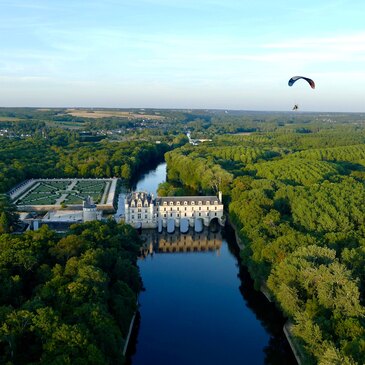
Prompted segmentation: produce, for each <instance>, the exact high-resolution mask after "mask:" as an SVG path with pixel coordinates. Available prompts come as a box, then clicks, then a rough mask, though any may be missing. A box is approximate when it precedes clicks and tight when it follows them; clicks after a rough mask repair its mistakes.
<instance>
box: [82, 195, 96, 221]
mask: <svg viewBox="0 0 365 365" xmlns="http://www.w3.org/2000/svg"><path fill="white" fill-rule="evenodd" d="M82 220H83V221H84V222H90V221H96V220H97V209H96V205H95V204H94V202H93V200H92V198H91V197H90V196H88V197H87V198H86V199H85V200H84V201H83V206H82Z"/></svg>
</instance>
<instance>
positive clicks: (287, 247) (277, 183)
mask: <svg viewBox="0 0 365 365" xmlns="http://www.w3.org/2000/svg"><path fill="white" fill-rule="evenodd" d="M314 125H316V127H315V128H313V126H314ZM309 129H311V130H312V131H311V132H310V133H302V131H300V132H298V131H297V130H296V129H292V130H291V131H288V130H287V129H285V128H284V129H282V130H277V131H270V132H257V133H253V134H250V135H240V136H234V135H223V136H216V137H215V138H214V139H213V142H211V143H204V144H201V145H199V146H183V147H181V148H179V149H175V150H173V151H170V152H168V153H167V154H166V157H165V158H166V161H167V164H168V166H167V167H168V182H167V183H165V184H164V185H162V186H161V188H160V190H159V191H160V193H164V192H165V191H169V193H171V192H172V193H173V192H174V191H175V192H177V193H179V192H180V191H181V189H184V187H185V188H189V189H193V190H195V191H197V192H200V193H206V194H211V193H217V191H218V190H221V191H223V193H224V200H225V202H226V203H227V204H228V206H229V209H228V214H229V220H230V222H231V223H232V224H233V225H234V226H235V227H236V230H237V232H238V235H239V238H240V240H241V242H242V244H243V246H244V249H243V250H242V251H241V257H242V264H243V265H246V266H247V267H248V269H249V272H250V274H251V276H252V278H253V279H254V281H255V286H256V288H257V289H260V288H266V291H268V292H269V294H270V295H271V296H272V297H273V298H274V300H275V302H276V303H277V305H278V306H279V307H280V308H281V310H282V311H283V313H284V314H285V315H286V316H287V318H288V319H289V320H290V322H291V323H292V324H293V327H292V334H293V335H294V336H295V343H296V345H297V346H298V347H299V348H300V349H301V355H302V356H303V363H306V364H307V363H308V364H320V365H333V364H348V365H350V364H351V365H354V364H357V365H361V364H364V363H365V271H364V266H365V206H364V201H365V160H364V151H365V134H364V129H363V128H358V127H354V126H353V125H349V126H347V127H344V126H340V125H338V126H333V127H332V128H330V129H328V128H327V126H326V125H324V126H323V128H318V125H317V123H313V124H312V125H309ZM181 185H183V186H181Z"/></svg>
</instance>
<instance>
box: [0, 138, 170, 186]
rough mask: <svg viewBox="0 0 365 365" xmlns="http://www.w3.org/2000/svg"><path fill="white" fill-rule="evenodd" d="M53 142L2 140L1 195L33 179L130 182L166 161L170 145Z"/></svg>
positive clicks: (29, 139)
mask: <svg viewBox="0 0 365 365" xmlns="http://www.w3.org/2000/svg"><path fill="white" fill-rule="evenodd" d="M53 134H54V135H53V137H52V138H50V139H44V138H27V139H20V140H14V139H6V138H2V139H1V138H0V193H5V192H7V191H8V190H9V189H11V188H12V187H13V186H15V185H16V184H17V183H20V182H21V181H23V180H26V179H29V178H42V177H44V178H53V177H55V178H57V177H120V178H122V179H124V180H125V181H126V182H129V181H130V180H131V179H132V177H133V176H135V175H136V174H138V173H139V172H140V171H141V170H143V169H144V168H146V167H148V166H150V165H153V164H155V163H157V162H159V161H161V160H162V159H163V155H164V153H165V152H166V151H167V150H168V149H169V146H168V145H166V144H164V143H161V144H156V143H151V142H137V141H135V142H108V141H102V142H84V143H81V142H77V141H75V139H74V138H73V135H72V134H71V135H68V134H67V133H66V134H65V133H64V132H62V133H59V134H58V133H57V132H53Z"/></svg>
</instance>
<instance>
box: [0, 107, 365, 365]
mask: <svg viewBox="0 0 365 365" xmlns="http://www.w3.org/2000/svg"><path fill="white" fill-rule="evenodd" d="M130 112H133V113H135V114H136V115H137V118H135V119H133V120H128V118H127V119H126V118H119V117H110V118H98V119H90V118H81V117H75V116H72V115H70V114H68V113H67V111H65V110H63V109H47V110H40V109H30V108H28V109H9V108H3V109H0V132H1V133H0V193H2V195H0V281H1V287H2V290H1V293H0V301H1V302H0V323H1V327H0V362H1V363H6V364H35V363H41V364H54V363H60V364H61V363H62V364H63V363H72V364H112V363H113V364H114V363H115V364H118V363H123V358H122V357H121V355H120V353H121V348H122V346H123V343H124V339H125V335H126V331H127V327H128V325H129V322H130V318H131V316H132V313H134V311H135V309H136V296H137V294H138V291H139V290H140V289H141V283H140V278H139V273H138V270H137V266H136V257H137V254H138V250H139V245H140V242H139V239H138V237H137V236H136V235H135V232H134V231H133V230H131V228H130V227H129V226H126V225H123V224H121V225H117V224H116V223H114V222H111V221H110V222H104V223H100V222H99V223H96V222H92V223H87V224H83V225H78V226H73V227H72V228H71V230H70V231H69V232H68V233H67V234H64V235H62V236H61V235H58V234H56V233H54V232H52V231H50V230H49V229H47V228H46V227H42V229H40V230H39V231H36V232H26V233H22V234H15V233H16V230H17V222H18V218H17V214H16V213H15V208H14V206H13V205H12V203H11V202H10V201H9V199H8V198H7V196H6V194H5V193H6V192H8V191H9V190H10V189H11V188H12V187H14V186H15V185H16V184H18V183H20V182H22V181H23V180H25V179H29V178H41V177H114V176H115V177H120V178H122V179H124V181H125V182H127V183H128V182H132V180H133V179H135V178H136V177H137V176H138V174H139V173H141V172H143V170H144V169H147V168H148V167H149V166H151V165H153V164H155V163H157V162H159V161H162V160H163V158H164V154H165V160H166V161H167V164H168V181H167V182H166V183H165V184H163V185H161V186H160V189H159V192H160V194H161V195H163V194H177V195H181V194H186V193H187V192H192V193H193V192H198V193H203V194H204V193H206V194H212V193H217V192H218V191H219V190H221V191H222V192H223V194H224V195H223V199H224V202H225V204H226V206H228V210H227V214H228V216H229V221H230V222H231V224H232V225H234V226H235V227H236V231H237V232H238V235H239V238H240V240H241V242H242V245H243V246H244V248H243V250H242V251H241V257H242V265H245V266H247V267H248V269H249V272H250V275H251V276H252V278H253V279H254V281H255V286H256V288H257V289H258V290H259V289H260V288H266V291H268V292H269V294H270V295H271V296H272V298H273V299H274V300H275V302H276V303H277V305H278V307H279V308H280V309H281V310H282V311H283V313H284V314H285V315H286V316H287V318H288V319H289V321H290V322H291V323H292V324H293V327H292V334H293V335H294V336H295V342H296V345H297V346H299V347H300V349H301V354H302V356H303V358H304V363H307V364H320V365H333V364H341V365H342V364H344V365H361V364H363V363H365V272H364V264H365V222H364V220H365V218H364V217H365V208H364V198H365V189H364V184H365V128H364V125H365V124H364V122H365V116H364V115H362V114H336V113H332V114H328V113H327V114H311V113H278V112H277V113H263V112H244V111H242V112H241V111H228V112H226V111H219V110H211V111H202V110H180V111H179V110H176V111H170V110H146V111H143V112H146V113H148V114H150V115H159V116H161V117H162V118H161V119H159V120H158V122H156V120H154V119H151V120H146V119H143V116H141V118H139V115H138V113H142V112H141V111H140V110H139V111H138V110H130ZM114 128H119V129H120V131H121V132H120V136H119V130H118V132H117V133H115V131H114ZM106 130H107V132H108V133H107V132H106ZM187 131H189V132H190V133H191V136H192V138H212V139H213V141H212V142H204V143H202V144H200V145H198V146H193V145H190V144H188V143H187V142H188V140H187V138H186V136H185V135H184V134H185V133H186V132H187ZM99 132H100V133H101V134H100V133H99ZM98 133H99V134H98ZM90 135H91V136H92V137H94V136H97V137H98V138H85V136H90ZM100 135H102V136H103V138H99V137H100ZM90 314H91V315H90ZM71 338H72V340H70V339H71ZM25 344H26V345H25Z"/></svg>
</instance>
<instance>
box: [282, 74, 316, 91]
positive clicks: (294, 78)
mask: <svg viewBox="0 0 365 365" xmlns="http://www.w3.org/2000/svg"><path fill="white" fill-rule="evenodd" d="M299 79H304V80H305V81H307V82H308V84H309V85H310V87H311V88H312V89H314V88H315V87H316V84H315V83H314V81H313V80H312V79H309V78H308V77H304V76H293V77H292V78H291V79H290V80H289V81H288V85H289V86H293V84H294V82H296V81H297V80H299Z"/></svg>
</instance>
